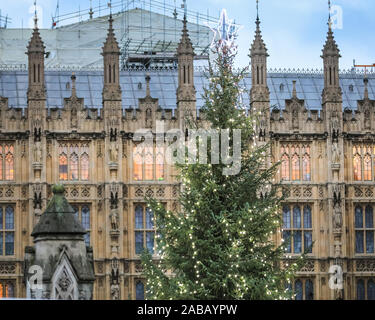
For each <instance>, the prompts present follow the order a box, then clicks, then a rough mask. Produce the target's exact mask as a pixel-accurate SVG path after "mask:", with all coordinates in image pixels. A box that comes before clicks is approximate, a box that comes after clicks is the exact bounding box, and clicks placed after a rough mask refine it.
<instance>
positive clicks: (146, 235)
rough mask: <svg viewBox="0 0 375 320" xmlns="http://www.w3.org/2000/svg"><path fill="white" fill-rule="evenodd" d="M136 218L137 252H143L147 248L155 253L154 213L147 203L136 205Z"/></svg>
mask: <svg viewBox="0 0 375 320" xmlns="http://www.w3.org/2000/svg"><path fill="white" fill-rule="evenodd" d="M134 220H135V235H134V236H135V254H142V252H143V250H145V249H147V250H148V251H149V252H150V253H152V254H153V253H154V249H155V224H154V214H153V212H152V210H151V209H150V208H147V207H146V206H145V205H140V204H139V205H136V207H135V212H134Z"/></svg>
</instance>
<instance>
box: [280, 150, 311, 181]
mask: <svg viewBox="0 0 375 320" xmlns="http://www.w3.org/2000/svg"><path fill="white" fill-rule="evenodd" d="M310 151H311V150H310V145H308V144H303V145H300V144H282V145H281V149H280V154H281V161H282V162H281V180H284V181H290V180H291V181H301V180H302V181H311V156H310Z"/></svg>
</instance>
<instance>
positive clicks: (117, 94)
mask: <svg viewBox="0 0 375 320" xmlns="http://www.w3.org/2000/svg"><path fill="white" fill-rule="evenodd" d="M102 55H103V57H104V88H103V101H118V100H121V87H120V58H119V57H120V47H119V45H118V42H117V40H116V36H115V33H114V29H113V19H112V13H111V14H110V15H109V28H108V34H107V39H106V41H105V43H104V46H103V52H102Z"/></svg>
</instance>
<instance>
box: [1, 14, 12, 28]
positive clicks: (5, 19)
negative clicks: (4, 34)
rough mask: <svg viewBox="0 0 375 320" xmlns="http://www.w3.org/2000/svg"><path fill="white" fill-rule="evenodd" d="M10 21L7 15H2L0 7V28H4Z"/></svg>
mask: <svg viewBox="0 0 375 320" xmlns="http://www.w3.org/2000/svg"><path fill="white" fill-rule="evenodd" d="M11 22H12V19H11V18H9V17H8V15H6V16H3V15H2V12H1V9H0V29H6V28H7V27H8V24H10V23H11Z"/></svg>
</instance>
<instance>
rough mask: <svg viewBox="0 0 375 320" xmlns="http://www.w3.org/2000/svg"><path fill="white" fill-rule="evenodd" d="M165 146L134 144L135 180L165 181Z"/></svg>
mask: <svg viewBox="0 0 375 320" xmlns="http://www.w3.org/2000/svg"><path fill="white" fill-rule="evenodd" d="M164 170H165V166H164V148H162V147H155V146H152V147H148V146H146V147H143V148H142V146H138V147H137V146H134V148H133V178H134V180H135V181H155V180H156V181H163V180H164V179H165V177H164V174H165V173H164Z"/></svg>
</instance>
